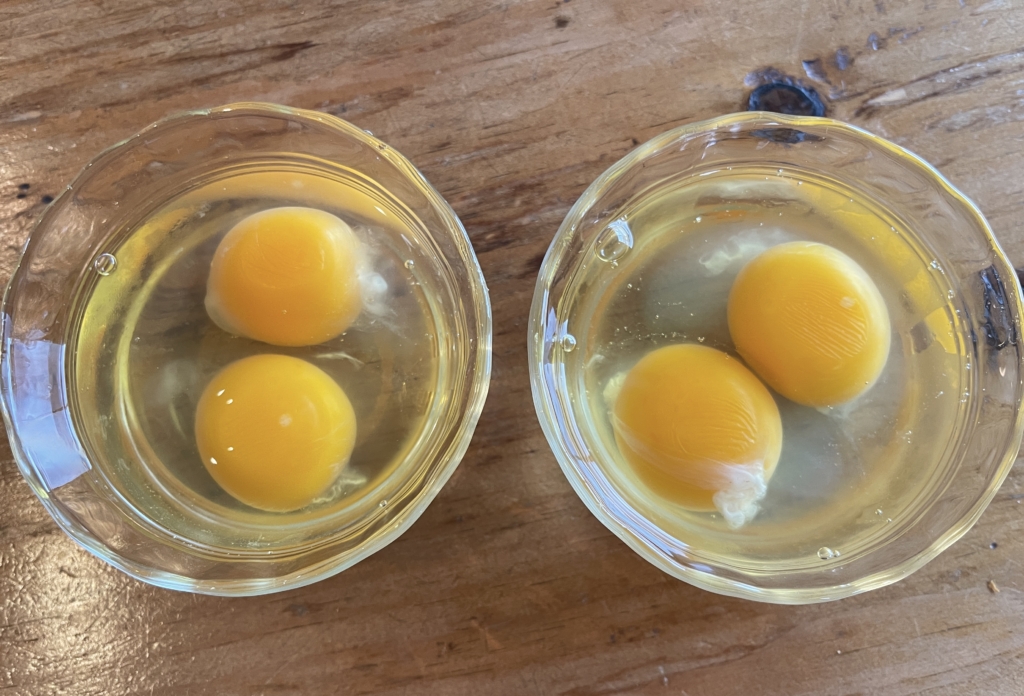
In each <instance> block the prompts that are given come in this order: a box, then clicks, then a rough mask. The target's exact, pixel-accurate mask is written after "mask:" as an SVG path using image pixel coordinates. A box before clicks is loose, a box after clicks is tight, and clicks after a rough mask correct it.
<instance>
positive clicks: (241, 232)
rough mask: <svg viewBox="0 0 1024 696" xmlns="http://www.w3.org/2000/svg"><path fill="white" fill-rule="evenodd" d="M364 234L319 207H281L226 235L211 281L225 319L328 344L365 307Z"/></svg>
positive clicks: (278, 339) (213, 303)
mask: <svg viewBox="0 0 1024 696" xmlns="http://www.w3.org/2000/svg"><path fill="white" fill-rule="evenodd" d="M359 254H360V250H359V241H358V239H357V238H356V236H355V234H354V233H353V232H352V229H351V228H350V227H349V226H348V225H347V224H346V223H345V222H344V221H342V220H341V219H339V218H337V217H335V216H334V215H331V214H330V213H326V212H324V211H322V210H314V209H313V208H274V209H271V210H265V211H263V212H260V213H256V214H254V215H250V216H249V217H247V218H245V219H244V220H242V221H241V222H239V223H238V224H237V225H235V226H234V227H233V228H231V230H230V231H229V232H228V233H227V235H225V236H224V239H222V240H221V242H220V245H219V246H218V247H217V251H216V252H215V254H214V257H213V262H212V263H211V265H210V276H209V279H208V280H207V284H206V310H207V312H208V313H209V315H210V317H211V318H212V319H213V321H214V322H216V324H217V325H218V326H220V327H221V328H222V329H224V330H225V331H228V332H229V333H233V334H236V335H240V336H246V337H248V338H252V339H255V340H257V341H263V342H265V343H270V344H273V345H277V346H308V345H315V344H317V343H323V342H324V341H327V340H329V339H331V338H334V337H335V336H337V335H338V334H340V333H341V332H342V331H344V330H345V329H347V328H348V327H349V325H351V323H352V322H353V321H355V319H356V317H357V316H358V315H359V312H360V310H361V309H362V302H361V297H360V290H359V279H358V271H359V268H358V266H359Z"/></svg>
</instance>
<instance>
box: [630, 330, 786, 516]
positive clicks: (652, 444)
mask: <svg viewBox="0 0 1024 696" xmlns="http://www.w3.org/2000/svg"><path fill="white" fill-rule="evenodd" d="M612 423H613V428H614V431H615V439H616V442H617V444H618V446H619V450H620V451H621V452H622V455H623V457H625V459H626V461H627V462H628V463H629V465H630V466H631V467H632V468H633V470H634V471H635V472H636V474H637V476H638V477H639V478H640V480H641V481H643V482H644V483H645V484H646V485H647V486H648V487H649V488H651V489H652V490H653V491H654V492H655V493H657V494H659V495H661V496H662V497H664V498H666V499H668V500H670V501H672V502H674V503H676V504H678V505H680V506H682V507H684V508H686V509H689V510H703V511H711V510H718V511H719V512H720V513H721V514H722V516H723V517H724V518H725V520H726V522H727V523H728V524H729V526H730V527H733V528H736V527H740V526H742V525H743V524H745V523H746V522H748V521H749V520H750V519H752V518H753V517H754V515H756V514H757V506H758V502H759V501H760V500H761V498H763V497H764V495H765V491H766V488H767V482H768V479H769V478H770V477H771V475H772V472H774V470H775V465H776V464H778V461H779V455H780V453H781V451H782V421H781V419H780V417H779V410H778V407H777V406H776V405H775V400H774V399H773V398H772V396H771V394H770V393H769V392H768V390H767V389H766V388H765V386H764V385H763V384H762V383H761V381H760V380H758V379H757V377H756V376H754V375H753V374H752V373H751V372H750V370H748V369H747V368H746V367H745V366H744V365H743V364H742V363H741V362H740V361H739V360H737V359H736V358H733V357H730V356H729V355H727V354H725V353H723V352H721V351H718V350H715V349H713V348H708V347H706V346H701V345H675V346H666V347H664V348H658V349H657V350H654V351H652V352H651V353H648V354H647V355H645V356H644V357H643V358H642V359H641V360H640V362H638V363H637V364H636V365H635V366H634V367H633V368H632V369H631V370H629V372H628V373H627V374H626V376H625V379H624V380H623V382H622V386H621V388H620V389H619V392H618V395H617V396H616V397H615V404H614V408H613V419H612Z"/></svg>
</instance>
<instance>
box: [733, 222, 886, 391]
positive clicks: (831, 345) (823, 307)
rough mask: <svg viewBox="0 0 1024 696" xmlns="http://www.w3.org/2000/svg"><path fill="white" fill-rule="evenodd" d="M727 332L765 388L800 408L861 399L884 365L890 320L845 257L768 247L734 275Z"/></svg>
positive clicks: (810, 246)
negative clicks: (762, 381) (734, 280)
mask: <svg viewBox="0 0 1024 696" xmlns="http://www.w3.org/2000/svg"><path fill="white" fill-rule="evenodd" d="M729 331H730V333H731V334H732V340H733V342H734V343H735V344H736V350H737V351H738V352H739V354H740V355H741V356H742V357H743V359H744V360H745V361H746V362H747V364H748V365H750V367H751V368H752V369H753V370H754V371H755V372H756V373H757V374H758V375H760V376H761V378H762V379H764V381H765V382H767V383H768V385H769V386H771V387H772V388H773V389H775V391H777V392H779V393H780V394H782V395H783V396H785V397H786V398H788V399H791V400H793V401H796V402H797V403H800V404H804V405H806V406H815V407H820V406H833V405H836V404H841V403H843V402H845V401H849V400H851V399H853V398H854V397H856V396H858V395H860V394H861V393H863V392H864V391H865V390H867V389H868V388H869V387H870V386H871V385H872V384H874V382H875V380H877V379H878V376H879V375H880V374H881V372H882V368H884V367H885V363H886V360H887V359H888V357H889V340H890V338H889V337H890V333H891V328H890V325H889V313H888V311H886V307H885V301H884V300H883V299H882V295H881V294H880V293H879V292H878V288H877V287H876V286H875V284H874V282H872V280H871V278H870V277H869V276H868V274H867V273H865V272H864V270H863V269H862V268H861V267H860V266H858V265H857V263H856V262H855V261H854V260H853V259H851V258H850V257H848V256H846V254H843V253H842V252H841V251H839V250H837V249H833V248H832V247H830V246H826V245H824V244H815V243H812V242H790V243H788V244H781V245H779V246H777V247H773V248H771V249H769V250H767V251H765V252H764V253H762V254H761V255H760V256H758V257H756V258H755V259H754V260H753V261H751V262H750V263H748V264H747V265H746V266H745V267H744V268H743V270H742V271H740V274H739V276H738V277H737V278H736V283H735V285H733V288H732V291H731V293H730V295H729Z"/></svg>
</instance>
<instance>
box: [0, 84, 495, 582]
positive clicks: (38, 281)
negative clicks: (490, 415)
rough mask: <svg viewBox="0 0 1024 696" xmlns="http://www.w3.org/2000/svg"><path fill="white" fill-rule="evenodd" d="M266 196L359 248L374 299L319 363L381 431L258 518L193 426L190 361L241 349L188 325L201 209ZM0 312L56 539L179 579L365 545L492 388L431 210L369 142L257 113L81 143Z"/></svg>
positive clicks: (449, 224) (198, 310) (9, 374)
mask: <svg viewBox="0 0 1024 696" xmlns="http://www.w3.org/2000/svg"><path fill="white" fill-rule="evenodd" d="M281 205H300V206H301V205H306V206H313V207H320V208H323V209H326V210H329V211H332V212H335V213H336V214H338V215H339V216H341V217H343V218H346V221H347V222H349V223H350V224H352V225H353V227H354V229H357V231H358V230H361V231H359V232H358V234H360V235H361V238H362V239H363V242H364V247H365V248H367V249H370V250H371V251H367V254H368V255H369V254H371V252H372V254H373V264H374V265H373V270H374V273H373V274H370V275H368V276H367V277H368V278H371V279H372V283H371V285H372V286H373V287H374V288H375V290H374V292H376V293H377V294H376V295H373V296H372V298H373V299H374V301H376V302H377V303H378V305H379V306H377V305H375V306H374V308H373V311H370V302H371V295H369V294H367V295H364V297H365V298H367V299H366V304H365V308H364V312H363V314H362V315H360V319H358V320H357V322H356V324H354V325H353V327H352V328H351V329H350V330H349V331H348V332H346V334H343V336H342V337H341V338H337V339H332V341H333V342H331V343H329V344H325V345H330V346H332V350H334V351H335V352H330V353H327V352H323V353H317V355H318V356H319V357H318V359H320V358H322V359H323V360H328V359H333V362H331V363H330V364H331V365H335V366H338V367H337V370H339V371H342V372H344V373H345V374H347V375H349V376H350V377H351V378H352V379H355V380H359V379H362V380H363V382H361V384H363V386H362V387H360V388H361V389H363V391H364V392H365V393H366V394H369V395H371V397H372V398H371V399H369V400H368V401H367V403H368V404H369V405H367V406H366V407H365V408H364V409H363V411H362V412H361V411H360V404H359V403H356V402H355V400H354V401H353V403H354V404H355V405H356V412H357V416H358V417H360V418H363V415H366V418H365V420H361V421H360V425H359V434H360V437H362V434H363V433H364V432H367V433H371V434H372V433H379V432H384V431H385V429H387V432H388V433H394V434H393V437H391V438H390V439H389V438H388V437H384V436H374V437H375V439H374V438H371V437H370V435H367V438H366V440H365V442H363V444H361V442H362V441H360V440H357V443H356V450H355V453H354V454H353V458H352V463H351V464H350V465H349V466H347V467H346V468H345V469H343V470H342V475H341V476H339V479H338V481H337V482H336V484H335V487H334V488H332V489H331V491H332V492H333V494H335V495H334V497H333V498H330V496H326V498H330V499H326V498H325V499H324V500H320V499H317V500H315V501H314V503H312V504H311V505H309V506H307V508H308V509H304V510H302V511H299V512H295V513H263V512H260V511H257V510H254V509H251V508H247V507H246V506H244V505H242V504H241V503H238V502H237V501H235V500H233V499H231V498H230V496H227V494H226V493H224V492H223V491H221V490H220V489H219V488H218V487H216V485H215V484H214V483H213V480H212V479H211V478H209V475H208V474H207V473H206V472H205V470H204V469H203V467H202V466H201V465H199V459H198V454H196V453H195V451H194V438H193V437H192V435H191V428H192V425H191V419H192V418H193V416H192V414H193V413H194V407H195V398H196V397H197V394H198V391H199V390H200V389H201V387H202V385H203V384H204V383H205V381H206V380H207V379H208V378H209V376H210V374H206V375H201V374H198V372H197V369H195V368H194V366H195V365H198V364H200V363H199V362H198V361H199V359H200V358H198V357H196V356H200V357H203V356H214V357H213V358H211V360H213V361H214V362H216V361H220V362H221V363H222V364H223V363H226V362H227V361H228V360H230V359H235V358H237V357H241V356H242V355H244V354H245V353H246V352H247V351H248V352H249V353H252V352H261V349H260V348H259V347H258V345H257V346H256V347H254V346H253V344H254V342H250V341H248V340H247V339H237V338H235V337H231V336H230V335H229V334H226V333H224V332H222V331H220V330H219V329H216V328H214V327H212V325H211V324H210V322H209V320H208V318H207V317H206V314H205V310H204V309H203V304H202V297H203V294H204V293H205V283H206V281H205V277H206V274H207V271H208V269H209V257H211V255H212V253H213V249H214V248H215V246H216V243H217V242H218V241H219V238H220V237H222V236H223V234H224V233H226V231H227V229H228V228H230V224H228V226H227V227H226V228H224V227H223V226H222V227H221V228H216V226H215V225H213V224H212V223H211V222H210V221H211V220H214V219H217V220H228V221H237V219H240V216H244V215H246V214H249V213H251V212H253V211H254V210H259V209H264V208H269V207H277V206H281ZM186 222H187V224H186ZM231 224H233V222H231ZM203 225H208V228H209V229H208V228H207V227H203ZM196 230H201V232H196ZM140 250H141V251H140ZM157 251H159V253H157ZM150 252H152V253H150ZM195 254H199V255H202V254H206V255H207V258H206V260H205V261H204V262H203V263H198V262H193V261H191V260H190V259H194V258H199V256H195ZM204 264H205V265H204ZM366 287H369V286H366ZM364 290H365V288H364ZM142 297H145V298H148V299H146V300H145V302H146V304H145V305H144V306H143V305H142V304H140V303H141V302H142V300H140V299H139V298H142ZM182 298H185V299H187V300H189V301H188V302H185V301H183V299H182ZM90 300H91V301H90ZM162 303H163V304H162ZM410 308H411V309H410ZM3 309H4V313H3V353H2V380H3V381H2V391H3V393H2V396H3V413H4V418H5V421H6V424H7V430H8V434H9V436H10V441H11V446H12V449H13V451H14V456H15V459H16V460H17V463H18V466H19V468H20V470H21V473H22V475H23V476H24V478H25V480H26V481H27V482H28V483H29V485H30V486H31V487H32V490H33V491H34V492H35V493H36V495H37V496H38V497H39V499H40V500H41V501H42V503H43V505H44V506H45V507H46V509H47V510H48V511H49V513H50V514H51V515H52V516H53V518H54V519H55V520H56V521H57V523H58V524H59V525H60V527H61V528H62V529H63V530H64V531H65V532H67V534H68V535H69V536H70V537H71V538H72V539H73V540H75V541H76V542H78V543H79V544H80V545H82V546H83V547H85V548H86V549H87V550H89V551H91V552H92V553H93V554H95V555H96V556H98V557H99V558H101V559H103V560H104V561H106V562H108V563H110V564H111V565H113V566H115V567H117V568H119V569H121V570H123V571H124V572H126V573H128V574H129V575H132V576H134V577H136V578H138V579H140V580H143V581H145V582H148V583H152V584H154V585H158V586H162V587H167V588H172V589H177V590H185V591H191V592H200V593H207V594H219V595H254V594H261V593H266V592H274V591H279V590H283V589H286V588H292V587H298V586H302V585H305V584H308V583H312V582H315V581H317V580H320V579H322V578H325V577H328V576H330V575H333V574H335V573H337V572H340V571H341V570H343V569H345V568H347V567H348V566H351V565H352V564H354V563H356V562H358V561H359V560H361V559H363V558H365V557H367V556H368V555H370V554H372V553H374V552H376V551H378V550H379V549H381V548H383V547H384V546H385V545H387V544H388V543H389V542H391V541H393V540H394V539H395V538H397V537H398V536H399V535H400V534H402V532H403V531H405V530H406V529H407V528H408V527H409V526H410V525H411V524H412V523H413V522H414V521H415V520H416V519H417V518H418V517H419V516H420V514H422V512H423V511H424V509H425V508H426V507H427V505H428V504H429V503H430V501H431V500H432V499H433V498H434V496H436V495H437V493H438V491H440V489H441V487H442V486H443V485H444V483H445V482H446V481H447V480H448V478H449V477H450V476H451V475H452V473H453V472H454V470H455V468H456V467H457V466H458V463H459V461H460V459H461V458H462V456H463V455H464V454H465V452H466V449H467V447H468V445H469V441H470V439H471V437H472V434H473V430H474V428H475V427H476V423H477V420H478V418H479V416H480V411H481V409H482V408H483V403H484V400H485V398H486V394H487V388H488V383H489V380H490V368H491V317H490V304H489V300H488V296H487V289H486V286H485V283H484V278H483V275H482V274H481V271H480V266H479V264H478V262H477V259H476V256H475V254H474V252H473V249H472V246H471V244H470V242H469V239H468V237H467V235H466V232H465V230H464V229H463V227H462V224H461V223H460V222H459V220H458V218H457V217H456V215H455V213H454V212H453V211H452V209H451V207H450V206H449V205H448V204H447V203H446V202H445V201H444V199H443V198H442V197H441V196H440V195H439V194H438V193H437V191H435V190H434V188H433V187H432V186H431V185H430V184H429V183H428V182H427V181H426V180H425V179H424V178H423V176H422V175H421V174H420V173H419V172H418V171H417V170H416V169H415V168H414V167H413V166H412V164H410V163H409V161H408V160H406V159H405V158H404V157H403V156H401V155H400V154H398V153H397V152H395V151H394V150H392V149H391V148H389V147H388V146H387V145H386V144H384V143H383V142H381V141H379V140H378V139H376V138H374V137H373V136H372V135H371V134H369V133H368V132H366V131H363V130H361V129H359V128H357V127H355V126H353V125H351V124H349V123H347V122H345V121H343V120H341V119H338V118H335V117H332V116H329V115H325V114H322V113H317V112H313V111H304V110H299V109H290V108H286V107H282V106H277V105H273V104H258V103H241V104H232V105H228V106H223V107H220V108H215V109H209V110H202V111H193V112H189V113H184V114H180V115H175V116H171V117H169V118H166V119H164V120H162V121H160V122H158V123H155V124H153V125H151V126H149V127H148V128H145V129H144V130H142V131H141V132H140V133H139V134H137V135H135V136H133V137H131V138H128V139H127V140H125V141H124V142H122V143H119V144H117V145H115V146H114V147H112V148H110V149H108V150H107V151H105V152H103V153H101V154H100V155H99V156H98V157H96V158H95V159H94V160H92V161H91V162H90V163H89V164H88V165H86V167H85V168H84V169H83V170H82V172H81V173H80V174H79V175H78V176H77V178H76V179H75V180H74V181H73V182H72V183H71V184H70V185H69V186H68V187H67V189H66V190H65V191H64V192H62V193H61V194H60V195H59V196H58V197H57V198H56V200H54V201H53V203H52V204H51V205H50V206H49V207H48V208H47V209H46V211H45V212H44V214H43V216H42V217H41V218H40V220H39V222H38V224H37V226H36V227H35V229H34V230H33V232H32V234H31V235H30V237H29V240H28V242H27V244H26V246H25V249H24V252H23V255H22V257H21V260H20V263H19V265H18V267H17V270H16V271H15V273H14V276H13V278H12V279H11V282H10V285H9V286H8V288H7V292H6V295H5V297H4V305H3ZM399 312H406V314H404V315H403V314H399ZM90 315H91V316H90ZM193 315H194V316H193ZM407 317H411V318H412V320H409V321H405V319H406V318H407ZM420 321H422V323H419V322H420ZM361 322H363V323H361ZM389 322H390V323H389ZM370 325H373V326H370ZM382 326H383V327H384V328H381V327H382ZM83 327H85V328H84V329H83ZM389 331H390V332H394V335H395V336H398V338H395V339H394V340H385V339H386V337H387V336H388V335H389V333H388V332H389ZM412 332H415V336H412V337H410V336H409V335H407V334H410V333H412ZM375 337H376V338H375ZM380 337H385V338H380ZM353 344H354V345H355V348H353ZM259 345H263V344H259ZM264 348H266V349H267V351H268V352H288V350H286V349H281V350H277V349H276V348H275V347H273V346H269V347H267V346H264ZM115 349H116V350H115ZM122 349H123V350H122ZM414 349H415V351H414ZM325 350H326V349H325ZM360 350H361V351H363V352H362V353H358V351H360ZM105 351H106V352H105ZM117 351H122V352H117ZM204 351H205V352H204ZM111 355H115V356H119V357H117V359H116V360H115V359H112V358H111V357H110V356H111ZM365 355H370V356H372V359H371V358H366V357H365ZM354 356H355V357H354ZM359 356H364V357H363V361H360V360H359V359H358V357H359ZM300 357H301V355H300ZM203 359H206V357H203ZM417 360H420V361H423V364H424V365H428V366H429V369H428V368H426V367H424V368H422V369H421V370H420V371H418V372H414V371H413V367H415V366H416V365H417V364H418V363H416V361H417ZM367 361H370V362H373V364H370V362H367ZM374 361H375V362H374ZM364 363H366V364H364ZM324 364H327V363H324ZM217 369H219V368H217ZM331 369H334V368H331ZM346 370H347V372H345V371H346ZM403 370H404V371H403ZM335 378H337V377H335ZM366 385H369V386H366ZM346 390H348V387H346ZM125 395H128V396H125ZM350 397H351V398H353V399H355V397H353V396H352V392H350ZM396 413H398V414H402V415H401V418H405V419H406V420H404V421H402V422H403V423H408V424H409V425H408V429H407V430H402V431H399V430H398V426H397V425H395V423H396V422H397V421H396V418H399V416H394V414H396ZM179 416H181V417H180V418H179ZM174 438H178V439H174ZM371 440H372V441H373V442H376V443H378V444H377V445H374V446H373V447H371V446H370V445H368V444H366V445H365V448H364V449H360V448H361V447H364V444H365V443H368V442H370V441H371ZM168 443H170V444H168ZM175 443H177V444H175ZM380 443H386V444H383V445H382V444H380ZM378 445H379V446H378ZM385 457H386V461H387V462H388V465H387V467H384V464H383V463H382V462H383V461H385ZM378 468H379V469H380V470H378ZM368 472H369V473H368Z"/></svg>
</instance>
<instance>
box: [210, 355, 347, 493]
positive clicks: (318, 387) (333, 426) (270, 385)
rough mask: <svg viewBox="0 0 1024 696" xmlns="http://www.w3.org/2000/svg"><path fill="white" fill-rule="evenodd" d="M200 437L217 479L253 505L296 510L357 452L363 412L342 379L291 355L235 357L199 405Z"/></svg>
mask: <svg viewBox="0 0 1024 696" xmlns="http://www.w3.org/2000/svg"><path fill="white" fill-rule="evenodd" d="M195 426H196V444H197V445H198V446H199V454H200V456H201V457H202V459H203V464H204V465H206V470H207V471H209V472H210V475H211V476H212V477H213V479H214V480H215V481H216V482H217V483H218V484H219V485H220V486H221V488H223V489H224V490H225V491H227V492H228V493H230V494H231V495H232V496H234V497H235V498H237V499H238V500H240V501H241V502H243V503H245V504H246V505H250V506H252V507H254V508H259V509H261V510H268V511H274V512H286V511H289V510H297V509H299V508H301V507H304V506H306V505H308V504H309V503H310V502H312V500H313V499H314V498H316V497H317V496H318V495H320V494H321V493H323V492H324V491H325V490H326V489H327V488H328V487H329V486H330V485H331V484H332V483H333V482H334V480H335V479H336V478H337V476H338V473H339V472H340V471H341V469H342V467H343V466H344V465H345V463H346V462H347V461H348V458H349V455H351V454H352V448H353V447H354V445H355V440H356V417H355V412H354V411H353V410H352V404H351V403H350V402H349V400H348V397H347V396H345V392H344V391H342V389H341V387H339V386H338V384H337V383H336V382H335V381H334V380H333V379H331V377H330V376H328V375H327V373H326V372H324V371H323V370H321V369H320V368H318V367H316V366H315V365H313V364H311V363H308V362H306V361H305V360H300V359H298V358H292V357H288V356H285V355H271V354H264V355H256V356H253V357H249V358H243V359H242V360H238V361H236V362H233V363H231V364H230V365H228V366H227V367H225V368H224V369H223V370H221V371H220V372H219V373H217V375H216V376H215V377H214V378H213V379H212V380H211V381H210V383H209V384H208V385H207V386H206V388H205V389H204V390H203V393H202V395H201V396H200V398H199V405H198V407H197V409H196V423H195Z"/></svg>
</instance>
